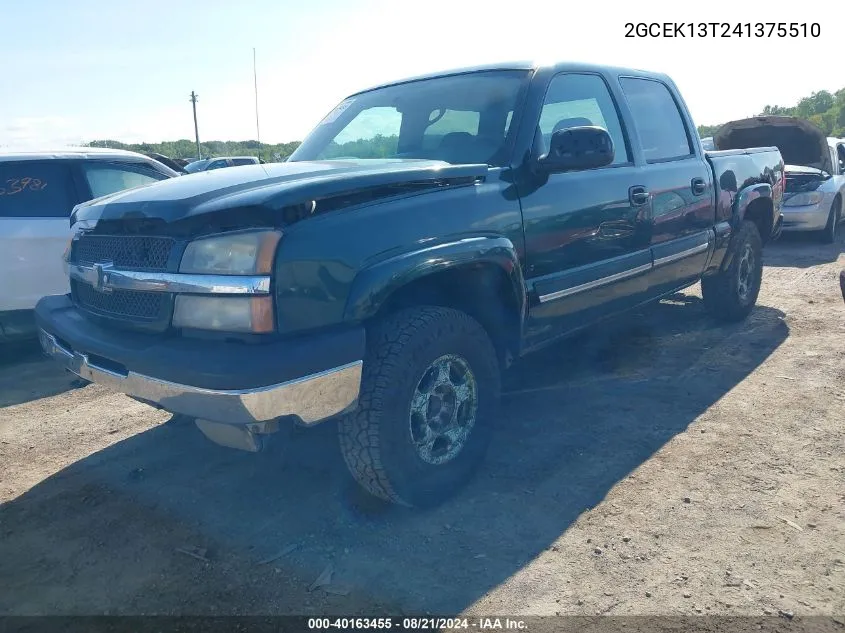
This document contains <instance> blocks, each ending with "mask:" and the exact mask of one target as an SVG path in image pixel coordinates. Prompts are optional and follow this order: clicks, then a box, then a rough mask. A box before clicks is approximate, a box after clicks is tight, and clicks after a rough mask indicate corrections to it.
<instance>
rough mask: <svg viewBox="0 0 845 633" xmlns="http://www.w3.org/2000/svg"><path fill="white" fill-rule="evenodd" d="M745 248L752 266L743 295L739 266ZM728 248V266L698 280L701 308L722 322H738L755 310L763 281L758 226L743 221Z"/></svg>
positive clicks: (761, 244)
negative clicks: (749, 254)
mask: <svg viewBox="0 0 845 633" xmlns="http://www.w3.org/2000/svg"><path fill="white" fill-rule="evenodd" d="M746 248H749V249H750V253H751V254H752V256H753V262H754V263H753V266H752V267H751V269H750V273H749V274H750V278H749V280H748V281H749V282H750V283H751V286H750V287H749V289H748V292H746V293H745V294H742V293H741V292H740V266H741V261H742V255H743V253H744V252H745V251H746ZM728 249H729V251H728V255H729V256H730V258H731V261H730V264H729V265H728V267H727V268H726V269H725V270H723V271H721V272H720V273H717V274H715V275H708V276H706V277H704V278H703V279H702V280H701V294H702V297H703V298H704V307H705V308H706V309H707V311H708V312H709V313H710V314H711V315H713V316H714V317H716V318H717V319H719V320H722V321H741V320H743V319H744V318H745V317H747V316H748V315H749V314H750V313H751V310H753V309H754V304H755V303H757V296H758V295H759V294H760V285H761V283H762V280H763V241H762V240H761V239H760V232H759V230H758V229H757V225H756V224H754V223H753V222H751V221H749V220H745V221H744V222H743V223H742V224H741V225H740V227H739V229H738V230H737V232H736V233H735V234H734V235H733V237H732V238H731V242H730V245H729V246H728Z"/></svg>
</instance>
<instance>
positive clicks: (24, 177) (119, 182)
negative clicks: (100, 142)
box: [0, 147, 179, 341]
mask: <svg viewBox="0 0 845 633" xmlns="http://www.w3.org/2000/svg"><path fill="white" fill-rule="evenodd" d="M178 175H179V174H178V173H177V172H175V171H173V170H172V169H170V168H169V167H166V166H165V165H163V164H161V163H159V162H158V161H155V160H153V159H151V158H148V157H147V156H144V155H142V154H136V153H134V152H126V151H122V150H113V149H95V148H88V147H82V148H69V149H62V150H57V151H38V152H35V151H21V152H10V151H3V152H0V271H2V273H0V277H1V278H2V282H0V341H3V340H10V339H13V338H24V337H29V336H34V335H35V322H34V318H33V311H32V310H33V308H34V307H35V304H36V302H37V301H38V300H39V299H40V298H41V297H43V296H45V295H53V294H63V293H67V292H70V289H69V287H68V278H67V275H65V273H64V266H63V262H62V255H63V253H64V249H65V247H66V245H67V242H68V239H69V238H70V220H69V218H70V212H71V210H72V209H73V207H74V206H75V205H77V204H79V203H81V202H86V201H88V200H91V199H92V198H99V197H100V196H105V195H108V194H111V193H115V192H117V191H122V190H124V189H130V188H132V187H139V186H142V185H147V184H150V183H153V182H157V181H159V180H164V179H165V178H172V177H174V176H178Z"/></svg>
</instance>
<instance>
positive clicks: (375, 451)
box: [338, 306, 500, 507]
mask: <svg viewBox="0 0 845 633" xmlns="http://www.w3.org/2000/svg"><path fill="white" fill-rule="evenodd" d="M368 339H369V340H368V350H367V355H366V358H365V361H364V374H363V377H362V384H361V395H360V398H359V406H358V409H357V410H356V411H355V412H353V413H351V414H349V415H347V416H345V417H343V418H341V420H340V421H339V424H338V431H339V437H340V448H341V451H342V453H343V457H344V460H345V461H346V465H347V466H348V467H349V471H350V472H351V473H352V475H353V477H355V479H356V480H357V481H358V483H359V484H360V485H361V486H362V487H363V488H364V489H365V490H367V491H368V492H369V493H371V494H373V495H375V496H377V497H380V498H382V499H386V500H388V501H392V502H394V503H399V504H402V505H407V506H417V507H428V506H433V505H435V504H437V503H439V502H441V501H443V500H445V499H446V498H448V497H449V496H451V495H452V494H453V493H454V492H456V491H457V490H458V489H459V488H460V487H461V486H462V485H463V484H465V483H466V482H467V481H468V480H469V478H470V477H471V475H472V474H473V472H474V471H475V469H476V468H477V466H478V465H479V464H480V462H481V461H482V459H483V457H484V455H485V453H486V450H487V445H488V443H489V440H490V436H491V432H492V423H493V418H494V416H495V412H496V405H497V402H498V397H499V383H500V376H499V366H498V361H497V356H496V351H495V349H494V347H493V344H492V343H491V341H490V338H489V336H488V335H487V332H486V331H485V330H484V328H483V327H481V325H479V323H478V322H476V321H475V320H474V319H472V318H471V317H470V316H469V315H467V314H465V313H463V312H459V311H457V310H452V309H449V308H441V307H433V306H424V307H419V308H412V309H408V310H402V311H400V312H397V313H395V314H393V315H390V316H389V317H387V318H386V319H385V320H384V321H382V322H381V323H379V324H377V325H376V326H375V327H373V328H372V329H371V331H370V332H368Z"/></svg>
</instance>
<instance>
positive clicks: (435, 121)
mask: <svg viewBox="0 0 845 633" xmlns="http://www.w3.org/2000/svg"><path fill="white" fill-rule="evenodd" d="M428 120H429V121H432V123H430V124H429V125H428V127H427V128H426V129H425V132H424V133H423V138H422V146H423V149H437V148H438V147H440V143H441V142H442V141H443V137H445V136H446V135H447V134H459V135H461V136H462V137H466V135H467V134H469V135H471V136H473V137H477V136H478V123H479V121H480V120H481V114H480V113H478V112H472V111H470V110H432V111H431V112H430V113H429V115H428ZM454 138H457V137H454Z"/></svg>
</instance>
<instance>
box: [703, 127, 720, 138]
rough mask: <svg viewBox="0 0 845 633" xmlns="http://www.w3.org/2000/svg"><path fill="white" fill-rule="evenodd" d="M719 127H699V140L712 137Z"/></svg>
mask: <svg viewBox="0 0 845 633" xmlns="http://www.w3.org/2000/svg"><path fill="white" fill-rule="evenodd" d="M720 127H722V126H721V125H699V126H698V135H699V136H700V137H701V138H707V137H708V136H713V135H714V134H715V133H716V130H718V129H719V128H720Z"/></svg>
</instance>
